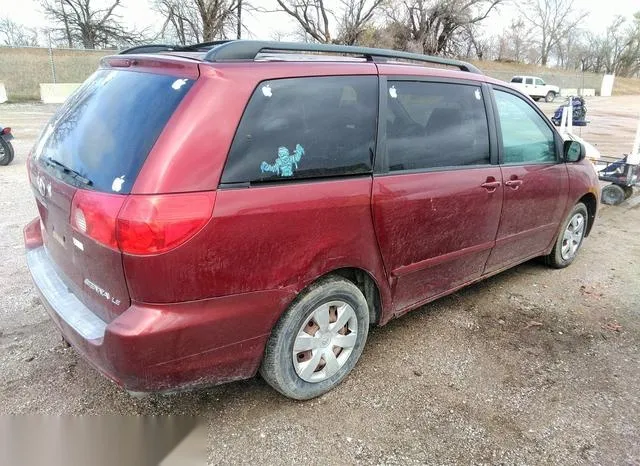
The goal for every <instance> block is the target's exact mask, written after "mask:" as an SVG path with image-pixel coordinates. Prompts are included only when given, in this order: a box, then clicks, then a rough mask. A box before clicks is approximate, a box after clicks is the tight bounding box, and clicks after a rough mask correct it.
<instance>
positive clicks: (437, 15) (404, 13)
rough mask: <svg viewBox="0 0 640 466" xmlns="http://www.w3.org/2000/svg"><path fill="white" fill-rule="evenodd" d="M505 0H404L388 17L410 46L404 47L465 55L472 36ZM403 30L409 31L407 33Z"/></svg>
mask: <svg viewBox="0 0 640 466" xmlns="http://www.w3.org/2000/svg"><path fill="white" fill-rule="evenodd" d="M504 1H505V0H404V1H403V3H402V4H401V7H400V8H398V4H393V5H390V7H389V9H388V15H389V17H390V18H391V20H392V23H395V26H394V27H395V28H396V30H397V31H401V33H402V36H403V37H402V38H407V39H408V43H407V44H406V45H405V46H404V48H412V49H417V50H418V51H420V52H422V53H427V54H435V55H456V54H460V53H462V54H464V50H463V49H466V44H467V42H468V39H469V35H474V34H476V32H477V31H476V29H475V28H476V27H477V26H478V25H479V24H480V23H481V22H482V21H484V20H485V19H486V18H487V17H488V16H489V14H490V13H491V12H492V11H494V10H495V8H496V7H497V6H499V5H500V4H501V3H504ZM403 29H406V30H405V31H403Z"/></svg>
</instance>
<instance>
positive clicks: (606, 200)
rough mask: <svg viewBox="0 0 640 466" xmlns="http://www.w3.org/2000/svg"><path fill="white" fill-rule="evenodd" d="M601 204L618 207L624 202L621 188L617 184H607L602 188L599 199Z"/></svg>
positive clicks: (623, 193)
mask: <svg viewBox="0 0 640 466" xmlns="http://www.w3.org/2000/svg"><path fill="white" fill-rule="evenodd" d="M600 199H601V201H602V203H603V204H607V205H618V204H621V203H622V202H623V201H624V200H625V192H624V189H622V187H621V186H618V185H617V184H609V185H607V186H605V187H604V188H602V194H601V197H600Z"/></svg>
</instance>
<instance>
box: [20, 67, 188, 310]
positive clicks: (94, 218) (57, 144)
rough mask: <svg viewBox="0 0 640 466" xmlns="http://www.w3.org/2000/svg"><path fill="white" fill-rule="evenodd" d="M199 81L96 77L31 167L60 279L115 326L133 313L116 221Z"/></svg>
mask: <svg viewBox="0 0 640 466" xmlns="http://www.w3.org/2000/svg"><path fill="white" fill-rule="evenodd" d="M192 84H193V79H187V78H179V77H176V76H171V75H167V74H157V73H151V72H146V71H144V72H141V71H140V70H133V69H115V68H105V69H100V70H98V71H97V72H95V73H94V74H93V75H92V76H91V77H90V78H89V79H88V80H87V81H86V82H85V83H84V84H83V85H82V86H81V88H80V89H78V91H76V92H75V93H74V94H73V95H72V96H71V97H70V98H69V99H68V100H67V101H66V103H65V104H64V105H63V106H62V107H61V108H60V109H59V111H58V112H57V113H56V115H55V116H54V117H53V118H52V120H51V121H50V122H49V124H48V125H47V126H46V127H45V129H44V131H43V133H42V135H41V137H40V139H39V141H38V142H37V143H36V146H35V148H34V151H33V154H32V159H31V160H30V164H29V166H30V168H29V171H30V173H29V175H30V180H31V186H32V189H33V192H34V194H35V197H36V203H37V206H38V210H39V213H40V219H41V221H42V224H41V227H42V230H43V239H44V244H45V247H46V249H47V251H48V253H49V256H50V257H51V259H52V260H53V262H54V263H55V265H56V266H57V268H58V270H59V272H60V275H61V278H62V279H63V280H64V281H65V282H66V283H67V285H68V286H69V288H70V289H71V290H72V291H73V292H74V293H75V294H76V295H77V296H78V298H79V299H80V300H81V301H82V302H83V303H84V304H85V305H86V306H87V307H89V308H90V309H91V310H92V311H93V312H95V313H96V314H97V315H99V316H100V317H101V318H102V319H103V320H105V321H107V322H109V321H111V320H112V319H113V318H114V317H115V316H117V315H119V314H120V313H122V312H123V311H124V310H126V309H127V308H128V307H129V305H130V298H129V292H128V289H127V282H126V278H125V273H124V270H123V265H122V253H121V251H120V248H119V245H118V241H117V238H116V221H117V216H118V213H119V212H120V210H121V209H122V207H123V206H124V205H125V203H126V200H127V199H128V198H129V197H130V196H128V195H129V193H130V192H131V189H132V187H133V184H134V182H135V180H136V177H137V176H138V172H139V171H140V169H141V167H142V165H143V164H144V162H145V160H146V158H147V155H148V154H149V152H150V150H151V148H152V147H153V145H154V143H155V141H156V139H157V138H158V136H159V135H160V133H161V132H162V129H163V128H164V127H165V125H166V124H167V122H168V120H169V118H170V117H171V115H172V114H173V113H174V111H175V110H176V108H177V106H178V105H179V103H180V102H181V100H182V98H183V97H184V95H185V94H186V93H187V92H188V91H189V89H190V88H191V86H192Z"/></svg>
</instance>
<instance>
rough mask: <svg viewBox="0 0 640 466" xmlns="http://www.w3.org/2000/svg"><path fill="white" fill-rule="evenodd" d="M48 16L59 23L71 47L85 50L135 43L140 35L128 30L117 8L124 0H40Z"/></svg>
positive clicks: (60, 30)
mask: <svg viewBox="0 0 640 466" xmlns="http://www.w3.org/2000/svg"><path fill="white" fill-rule="evenodd" d="M41 1H42V7H43V9H44V12H45V14H46V15H47V17H48V18H49V19H50V20H51V21H53V22H54V23H56V24H58V25H59V26H60V29H59V32H61V33H62V34H63V35H64V36H65V38H66V39H67V42H68V44H69V46H74V45H81V46H82V47H84V48H86V49H95V48H106V47H113V46H119V45H125V44H131V43H135V42H137V41H139V40H141V34H140V33H136V32H133V31H130V30H128V29H127V28H125V27H124V26H123V25H122V23H121V18H120V16H118V15H117V13H116V10H117V9H118V8H120V7H121V4H120V1H121V0H110V1H109V2H108V3H105V2H104V1H103V2H99V1H96V0H41Z"/></svg>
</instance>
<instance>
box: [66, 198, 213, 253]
mask: <svg viewBox="0 0 640 466" xmlns="http://www.w3.org/2000/svg"><path fill="white" fill-rule="evenodd" d="M214 200H215V193H213V192H204V193H187V194H159V195H130V196H122V195H114V194H104V193H96V192H92V191H82V190H78V191H77V192H76V195H75V196H74V198H73V207H72V209H71V225H72V226H73V228H74V229H75V230H76V231H78V232H81V233H83V234H85V235H87V236H89V237H90V238H93V239H94V240H96V241H97V242H99V243H101V244H103V245H105V246H107V247H109V248H112V249H115V250H120V251H121V252H123V253H125V254H136V255H146V254H157V253H161V252H165V251H168V250H170V249H173V248H175V247H177V246H179V245H180V244H182V243H184V242H185V241H187V240H188V239H189V238H191V237H193V236H194V235H195V234H196V233H197V232H198V231H200V230H201V229H202V228H203V227H204V226H205V224H206V223H207V221H208V220H209V219H210V218H211V213H212V211H213V203H214Z"/></svg>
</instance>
